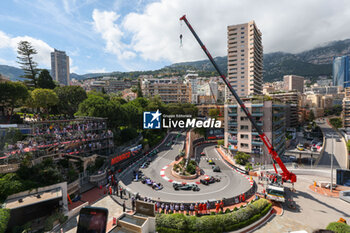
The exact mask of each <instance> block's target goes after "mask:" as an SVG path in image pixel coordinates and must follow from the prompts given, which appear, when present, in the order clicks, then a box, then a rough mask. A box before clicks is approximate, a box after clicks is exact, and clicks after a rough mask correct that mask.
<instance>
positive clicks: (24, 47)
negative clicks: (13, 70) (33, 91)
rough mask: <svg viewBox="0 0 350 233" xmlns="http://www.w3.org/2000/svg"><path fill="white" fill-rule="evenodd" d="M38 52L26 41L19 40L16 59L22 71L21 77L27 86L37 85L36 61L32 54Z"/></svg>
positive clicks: (35, 86)
mask: <svg viewBox="0 0 350 233" xmlns="http://www.w3.org/2000/svg"><path fill="white" fill-rule="evenodd" d="M37 53H38V52H37V51H36V49H35V48H34V47H33V46H32V45H31V44H30V42H28V41H20V42H19V43H18V47H17V54H18V56H17V59H18V61H17V62H18V63H19V64H20V67H21V69H22V70H23V71H24V75H23V76H22V78H24V79H26V80H25V81H24V82H25V83H26V84H27V86H28V87H34V88H37V87H38V80H37V79H38V78H37V74H38V69H37V66H38V63H36V62H35V61H34V58H33V56H34V55H35V54H37Z"/></svg>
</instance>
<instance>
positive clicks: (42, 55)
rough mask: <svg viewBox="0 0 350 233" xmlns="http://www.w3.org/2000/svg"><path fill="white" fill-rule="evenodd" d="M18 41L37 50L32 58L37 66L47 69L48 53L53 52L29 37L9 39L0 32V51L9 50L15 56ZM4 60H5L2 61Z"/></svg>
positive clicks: (49, 62) (44, 44)
mask: <svg viewBox="0 0 350 233" xmlns="http://www.w3.org/2000/svg"><path fill="white" fill-rule="evenodd" d="M20 41H28V42H30V43H31V45H32V46H33V47H34V48H35V49H36V50H37V52H38V53H37V54H36V55H34V56H33V58H34V61H36V62H38V64H39V66H43V67H44V68H49V67H50V65H51V58H50V53H51V52H52V51H53V50H54V49H53V48H52V47H51V46H50V45H48V44H47V43H46V42H44V41H42V40H39V39H36V38H33V37H30V36H17V37H11V36H10V35H7V34H6V33H4V32H2V31H0V49H6V48H10V49H12V51H13V53H14V54H17V47H18V43H19V42H20ZM3 60H5V59H3Z"/></svg>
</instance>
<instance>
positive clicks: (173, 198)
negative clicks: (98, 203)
mask: <svg viewBox="0 0 350 233" xmlns="http://www.w3.org/2000/svg"><path fill="white" fill-rule="evenodd" d="M177 133H178V132H172V133H171V135H169V137H168V139H167V141H166V142H165V143H164V144H163V145H162V146H160V147H159V148H158V149H159V153H158V154H157V155H156V156H155V157H154V158H153V161H152V162H151V163H150V165H149V166H148V168H146V169H141V170H142V171H143V173H144V175H145V176H147V177H149V178H151V179H152V180H154V181H155V182H157V183H159V182H160V183H161V184H163V186H164V188H163V189H162V190H158V191H156V190H153V189H152V188H151V187H149V186H147V185H146V184H142V183H141V182H134V181H132V179H133V172H132V171H133V169H130V170H129V171H128V172H127V173H126V174H125V175H124V176H123V177H122V179H121V180H122V181H123V183H124V184H125V185H126V186H128V189H130V190H131V191H132V192H134V193H136V192H138V193H139V194H140V195H141V196H143V197H144V196H146V197H150V198H151V199H153V200H157V199H158V198H160V199H161V200H163V201H168V202H179V201H181V202H185V203H186V202H199V201H200V202H204V201H206V200H219V199H223V198H230V197H233V196H237V195H239V194H241V193H244V192H245V191H247V190H249V188H250V184H249V181H248V180H247V179H246V178H245V177H243V176H242V175H241V174H239V173H238V172H236V171H234V170H232V168H231V167H229V166H228V165H227V164H226V163H225V162H224V161H222V158H221V156H220V155H219V154H218V152H217V151H216V149H215V146H214V145H205V144H203V145H200V146H198V147H197V148H196V150H195V154H196V155H195V158H196V160H197V161H198V160H199V161H200V162H199V166H200V168H201V169H203V170H204V172H205V174H206V175H208V176H215V177H220V178H221V182H218V183H214V184H209V185H208V186H206V185H203V184H199V185H198V186H199V187H200V191H198V192H194V191H191V190H180V191H175V190H174V188H173V186H172V183H171V182H168V181H166V180H164V179H163V178H162V177H161V176H160V170H161V169H162V168H163V167H164V166H166V165H168V164H170V163H171V162H173V161H174V160H175V157H176V156H177V155H178V154H179V152H180V151H181V150H182V149H183V144H184V140H185V134H184V133H183V134H182V135H181V136H180V137H179V138H178V139H177V140H176V142H175V144H174V145H172V146H171V147H167V146H166V144H167V143H168V142H169V140H171V138H175V137H176V135H177ZM202 151H204V152H205V154H206V155H205V156H200V153H201V152H202ZM209 158H210V159H212V160H213V161H214V162H215V163H216V165H217V166H219V167H220V169H221V172H213V170H212V166H211V165H209V164H208V163H207V161H206V160H207V159H209ZM189 182H190V181H189Z"/></svg>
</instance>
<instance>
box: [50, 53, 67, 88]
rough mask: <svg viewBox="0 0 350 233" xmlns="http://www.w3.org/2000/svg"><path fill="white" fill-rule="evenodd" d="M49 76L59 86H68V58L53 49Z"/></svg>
mask: <svg viewBox="0 0 350 233" xmlns="http://www.w3.org/2000/svg"><path fill="white" fill-rule="evenodd" d="M51 76H52V79H53V80H56V81H57V82H58V83H59V84H60V85H65V86H66V85H69V57H68V56H67V55H66V52H64V51H59V50H56V49H55V51H54V52H52V53H51Z"/></svg>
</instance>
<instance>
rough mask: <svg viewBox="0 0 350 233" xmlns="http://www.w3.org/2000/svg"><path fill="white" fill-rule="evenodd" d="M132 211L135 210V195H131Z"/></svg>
mask: <svg viewBox="0 0 350 233" xmlns="http://www.w3.org/2000/svg"><path fill="white" fill-rule="evenodd" d="M131 206H132V211H135V197H131Z"/></svg>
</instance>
